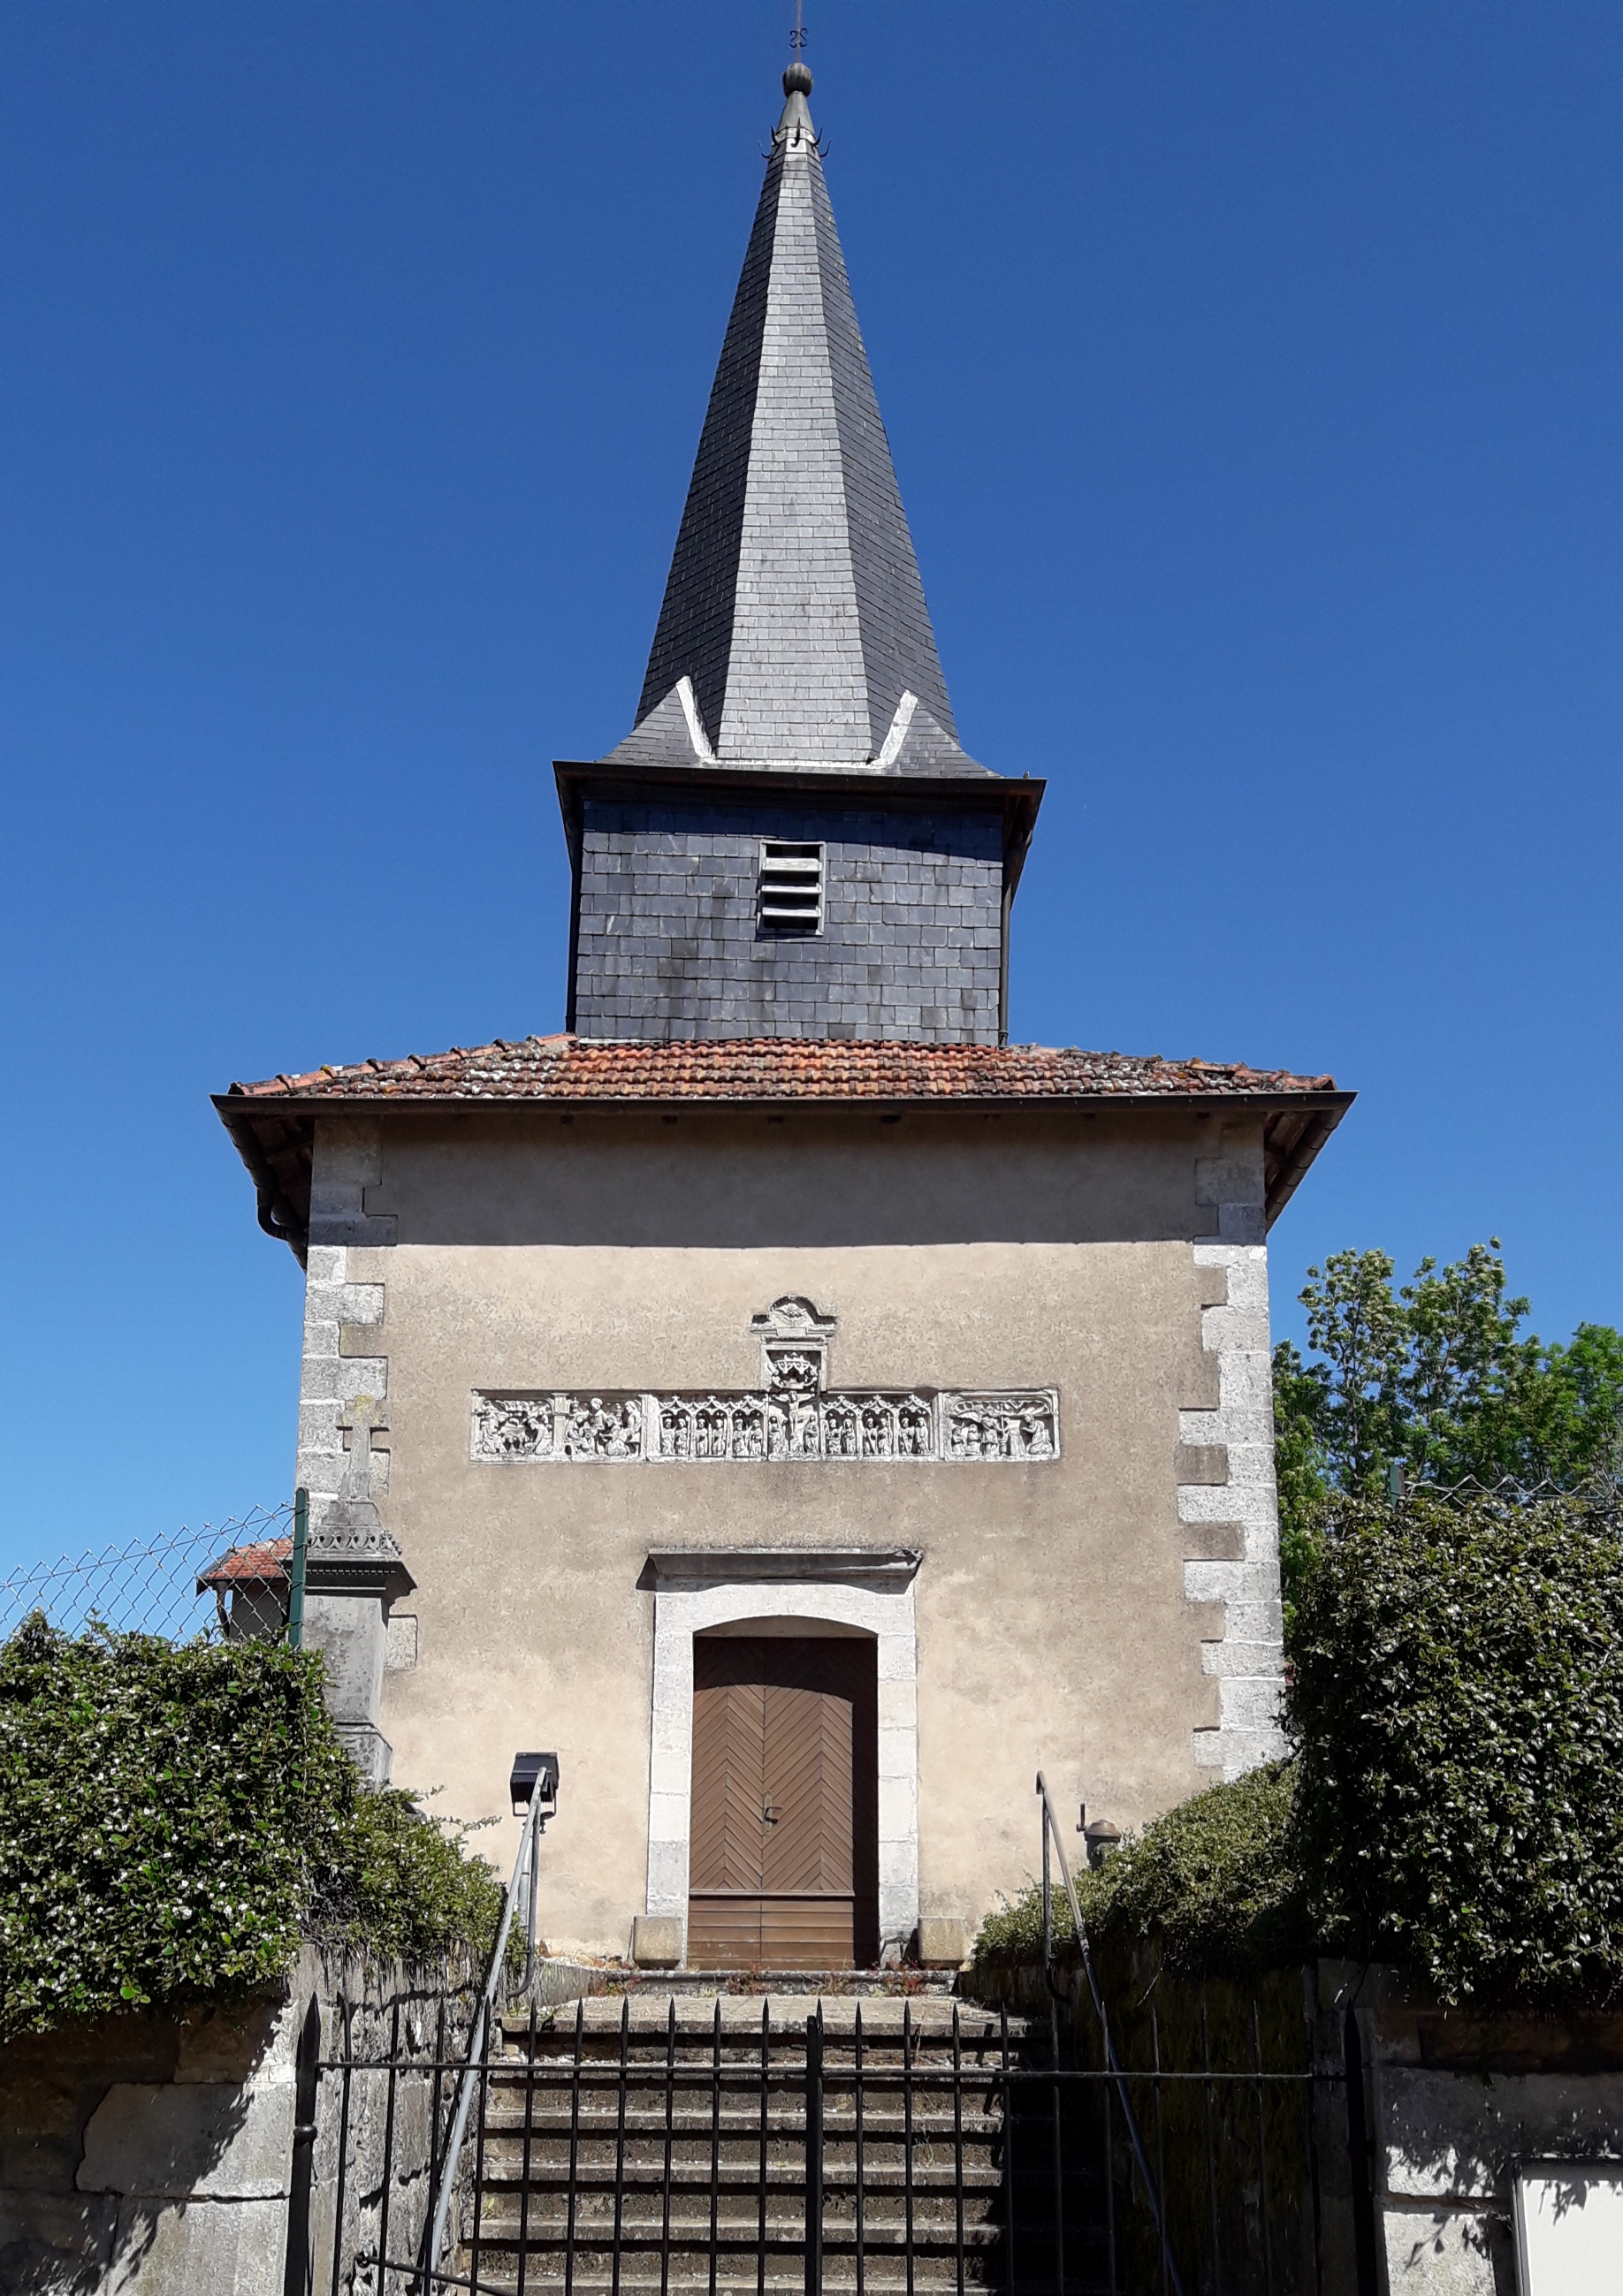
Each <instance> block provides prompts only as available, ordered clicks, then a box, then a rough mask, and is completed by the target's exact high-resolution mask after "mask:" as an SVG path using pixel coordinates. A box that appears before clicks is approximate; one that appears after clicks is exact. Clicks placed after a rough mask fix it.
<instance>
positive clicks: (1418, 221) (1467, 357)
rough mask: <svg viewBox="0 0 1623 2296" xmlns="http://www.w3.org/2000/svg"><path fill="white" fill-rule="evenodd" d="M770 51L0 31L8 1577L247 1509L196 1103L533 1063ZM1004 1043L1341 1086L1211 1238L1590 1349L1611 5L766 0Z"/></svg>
mask: <svg viewBox="0 0 1623 2296" xmlns="http://www.w3.org/2000/svg"><path fill="white" fill-rule="evenodd" d="M791 15H792V7H791V6H790V5H789V4H788V0H773V4H771V5H768V4H765V0H747V4H746V0H691V4H688V5H686V6H684V7H683V8H682V9H681V10H680V11H679V12H671V11H670V10H666V11H663V12H660V13H658V14H656V13H655V12H654V11H653V10H651V9H649V8H647V6H638V7H631V6H630V5H626V4H622V0H593V4H592V5H591V6H589V7H588V6H583V5H574V6H570V7H560V6H556V5H553V6H547V5H541V4H538V0H528V4H518V0H464V4H451V0H433V4H425V0H390V4H388V5H387V6H384V5H383V4H382V0H324V4H322V5H320V6H318V7H317V6H301V5H290V4H278V5H277V6H276V7H275V8H271V7H268V6H266V5H263V4H243V0H238V4H234V5H232V6H230V7H221V6H219V5H218V0H209V4H197V0H164V4H163V5H162V6H161V7H154V6H152V4H150V0H141V4H131V0H95V4H87V0H51V4H49V5H46V4H44V0H33V4H30V5H29V6H26V7H17V6H14V5H0V301H3V304H4V311H5V314H6V318H5V324H4V328H3V329H0V762H3V764H4V774H5V784H6V791H7V803H6V820H7V825H8V829H9V832H10V833H9V835H8V837H7V839H6V850H7V856H8V868H7V873H6V891H7V898H6V900H5V903H4V936H5V949H4V980H5V983H6V995H7V1013H6V1035H5V1042H6V1052H7V1073H8V1077H9V1080H10V1087H11V1088H10V1092H9V1095H8V1098H9V1104H10V1111H11V1112H10V1119H9V1121H8V1122H7V1124H6V1125H5V1127H4V1139H3V1142H0V1154H3V1155H4V1203H5V1207H6V1218H5V1221H4V1231H3V1237H0V1249H3V1250H4V1267H5V1275H6V1300H7V1312H6V1315H5V1316H4V1324H0V1349H4V1365H3V1367H0V1369H3V1376H0V1408H3V1409H4V1444H5V1457H6V1475H5V1507H4V1520H3V1521H0V1557H32V1556H33V1555H35V1554H41V1553H45V1552H54V1551H58V1550H59V1549H61V1548H63V1547H67V1548H76V1547H78V1546H80V1545H83V1544H88V1543H91V1542H97V1543H99V1542H100V1541H101V1540H102V1539H103V1538H123V1537H126V1536H133V1535H139V1534H142V1533H144V1532H147V1531H157V1530H160V1529H167V1528H169V1527H170V1526H172V1525H174V1524H176V1523H178V1522H179V1521H196V1520H197V1519H199V1518H200V1517H202V1516H213V1517H216V1518H218V1517H219V1516H222V1515H225V1514H228V1513H232V1512H233V1511H235V1510H237V1509H240V1508H242V1507H245V1506H247V1505H250V1504H251V1503H253V1502H255V1501H267V1500H274V1499H276V1498H279V1497H282V1496H284V1493H285V1489H286V1487H287V1484H288V1481H289V1480H290V1473H291V1451H292V1421H293V1403H294V1393H295V1381H296V1357H297V1331H298V1322H299V1310H300V1293H299V1278H298V1273H297V1270H296V1268H295V1267H294V1264H293V1262H292V1259H291V1257H290V1256H289V1255H288V1254H287V1253H286V1252H285V1251H283V1250H281V1249H280V1248H279V1247H277V1246H276V1245H274V1244H272V1243H270V1242H268V1241H267V1240H266V1239H265V1238H263V1237H262V1236H261V1235H260V1234H259V1232H258V1231H257V1229H256V1228H255V1226H254V1223H253V1205H252V1192H251V1187H250V1185H249V1184H248V1181H247V1178H246V1177H245V1175H244V1174H243V1171H242V1169H241V1168H240V1166H239V1165H238V1163H237V1161H236V1159H235V1155H234V1154H233V1152H231V1150H230V1148H229V1146H228V1144H227V1141H226V1140H225V1138H224V1136H223V1135H222V1134H221V1132H220V1131H219V1128H218V1125H217V1123H216V1120H215V1118H214V1116H213V1113H212V1111H211V1110H210V1106H209V1103H208V1095H209V1093H210V1091H211V1090H218V1089H220V1088H222V1087H224V1086H225V1085H226V1084H227V1083H228V1082H229V1081H230V1080H231V1079H232V1078H236V1077H256V1076H261V1075H266V1074H269V1073H272V1072H274V1071H276V1070H284V1069H285V1070H296V1069H300V1068H304V1067H309V1066H312V1065H315V1064H317V1063H318V1062H322V1061H346V1060H352V1059H357V1058H360V1057H363V1056H366V1055H367V1054H377V1055H392V1054H402V1053H405V1052H407V1051H411V1050H418V1051H431V1050H437V1049H440V1048H441V1047H443V1046H447V1045H449V1044H452V1043H478V1042H482V1041H483V1040H485V1039H487V1038H489V1037H493V1036H498V1035H500V1036H522V1035H523V1034H525V1033H527V1032H528V1031H530V1030H531V1029H534V1030H539V1031H544V1030H547V1029H553V1028H556V1027H557V1026H558V1025H560V1021H561V1016H562V1010H563V972H564V930H565V913H564V903H565V892H566V883H565V872H564V853H563V846H562V841H561V839H560V836H559V832H558V828H557V821H556V805H555V800H554V798H553V795H552V790H551V775H550V770H549V762H548V761H549V760H550V759H551V758H553V757H580V756H586V757H589V756H593V755H596V754H597V753H599V752H601V751H602V750H605V749H606V748H607V747H608V746H609V745H610V743H612V742H614V740H616V739H617V738H618V737H619V735H620V734H622V733H623V732H624V731H625V730H626V728H627V727H628V726H629V724H630V712H631V709H632V706H633V704H634V701H635V699H636V696H637V693H638V687H639V684H640V680H641V675H642V668H643V663H644V660H645V658H646V654H647V644H648V640H649V637H650V635H651V633H652V629H653V624H654V618H655V611H656V608H657V604H658V600H659V594H660V590H661V587H662V585H663V578H664V571H665V565H666V562H667V559H668V556H669V552H670V547H671V541H672V539H673V537H674V534H675V529H676V522H677V518H678V514H679V512H680V505H681V500H682V495H683V492H684V489H685V487H686V483H687V478H688V468H689V465H690V462H691V458H692V454H693V449H694V446H695V444H696V439H697V435H698V427H699V422H700V418H701V415H702V414H703V409H704V399H705V396H706V393H707V390H708V388H709V382H710V376H711V373H712V370H713V365H714V360H715V357H716V353H717V350H718V348H719V347H720V342H721V331H722V327H723V324H724V322H725V318H726V313H727V308H728V305H729V300H730V298H731V294H732V290H733V286H734V283H735V281H736V277H737V267H738V264H739V261H740V259H741V258H742V254H743V250H744V243H745V239H746V234H747V231H748V226H749V220H750V216H751V213H752V210H753V207H754V199H755V195H756V191H757V188H758V184H759V178H760V171H761V164H762V161H761V152H762V145H763V143H765V140H766V136H767V132H768V129H769V127H770V124H771V120H772V119H773V117H774V116H775V112H776V110H777V106H778V102H779V98H778V94H777V74H778V72H779V70H780V68H781V65H782V63H783V61H784V58H785V32H786V28H787V22H788V21H789V18H790V16H791ZM809 22H810V29H811V45H810V49H809V52H808V53H809V61H811V64H812V66H813V69H814V70H815V71H816V73H817V77H818V86H817V92H816V94H815V96H814V99H813V110H814V111H815V114H816V117H817V119H818V122H819V125H820V127H821V128H822V129H823V130H824V131H825V133H826V135H827V136H828V143H829V146H830V157H829V160H828V175H829V181H830V184H831V188H832V191H833V195H834V200H835V204H836V213H837V215H838V217H839V220H840V225H841V229H842V233H843V235H844V242H845V250H846V255H847V259H848V262H849V265H850V268H851V272H852V276H853V285H854V288H855V291H856V297H857V303H858V308H859V311H860V313H861V318H862V321H863V324H864V329H865V332H866V334H867V338H868V342H869V352H870V356H871V358H872V362H873V365H874V368H875V372H876V377H877V384H878V389H879V396H880V401H881V405H882V406H883V408H884V411H885V414H886V420H887V422H888V425H889V428H890V431H891V436H892V441H893V445H894V451H895V456H896V462H897V465H898V469H899V471H900V475H901V480H902V492H903V496H904V498H905V500H906V502H907V505H908V509H909V512H910V516H911V519H912V522H913V526H914V530H915V534H916V537H917V540H918V544H919V557H920V560H921V562H922V565H923V570H924V575H925V582H926V586H927V592H928V594H929V598H930V602H931V605H932V609H933V611H934V613H935V622H936V627H937V632H938V635H939V638H940V642H941V649H942V654H943V661H944V664H945V668H946V672H947V676H948V680H949V683H950V685H951V687H952V694H953V699H954V702H955V705H956V709H957V714H958V718H959V723H960V728H961V730H962V732H963V734H964V737H965V740H966V742H968V746H969V747H970V749H971V750H973V751H974V752H975V754H976V755H977V756H979V757H981V758H985V760H986V762H987V763H989V764H991V765H993V766H994V767H999V768H1001V769H1002V770H1007V771H1034V772H1039V773H1042V774H1045V775H1047V776H1048V777H1049V782H1050V791H1049V797H1048V801H1047V805H1046V808H1045V810H1044V815H1043V821H1042V832H1041V836H1040V840H1039V844H1038V847H1037V849H1036V852H1035V854H1034V858H1033V861H1032V863H1031V865H1030V867H1029V869H1028V871H1027V873H1026V881H1025V883H1024V885H1023V887H1022V890H1021V895H1020V899H1019V903H1018V906H1017V912H1016V925H1015V969H1014V991H1013V1007H1012V1033H1013V1035H1014V1036H1015V1037H1017V1038H1019V1039H1021V1040H1032V1041H1041V1042H1046V1043H1054V1044H1083V1045H1089V1046H1112V1047H1119V1048H1122V1049H1126V1050H1133V1051H1158V1052H1164V1053H1166V1054H1189V1053H1199V1054H1202V1055H1204V1056H1206V1057H1207V1058H1211V1059H1226V1058H1235V1057H1243V1058H1246V1059H1248V1060H1250V1061H1252V1062H1256V1063H1257V1064H1259V1065H1273V1064H1287V1065H1289V1066H1292V1067H1296V1068H1298V1069H1307V1070H1324V1069H1328V1070H1333V1071H1334V1072H1335V1074H1336V1075H1337V1077H1338V1078H1339V1080H1340V1081H1342V1082H1345V1083H1347V1084H1350V1085H1353V1086H1355V1087H1357V1089H1358V1091H1359V1093H1360V1095H1361V1097H1360V1100H1359V1103H1358V1105H1357V1107H1356V1108H1355V1111H1354V1112H1353V1114H1352V1116H1351V1117H1350V1118H1349V1119H1347V1122H1346V1123H1345V1124H1344V1126H1343V1128H1342V1129H1341V1132H1340V1133H1339V1136H1337V1138H1336V1139H1335V1141H1334V1142H1333V1143H1332V1144H1331V1147H1330V1149H1329V1150H1328V1151H1327V1152H1326V1153H1325V1154H1324V1155H1323V1156H1322V1158H1321V1160H1320V1162H1319V1164H1318V1166H1317V1167H1316V1168H1315V1169H1314V1172H1313V1173H1312V1175H1311V1176H1310V1177H1309V1179H1308V1181H1307V1182H1306V1185H1305V1186H1304V1187H1303V1189H1302V1191H1301V1193H1300V1194H1299V1195H1298V1198H1297V1200H1296V1201H1295V1203H1294V1204H1293V1205H1292V1206H1291V1208H1290V1210H1289V1211H1288V1213H1287V1214H1286V1216H1285V1218H1283V1220H1282V1221H1281V1224H1280V1226H1279V1227H1278V1229H1277V1230H1276V1232H1275V1247H1276V1249H1275V1287H1276V1297H1277V1299H1278V1300H1279V1303H1280V1316H1279V1320H1280V1323H1281V1328H1283V1329H1287V1330H1289V1329H1291V1328H1293V1326H1294V1324H1295V1320H1296V1318H1295V1311H1294V1309H1293V1308H1292V1307H1291V1305H1290V1302H1291V1299H1292V1295H1293V1294H1294V1292H1296V1290H1297V1289H1298V1287H1299V1284H1300V1282H1301V1280H1302V1271H1303V1269H1304V1268H1305V1267H1306V1264H1307V1263H1308V1261H1310V1260H1312V1259H1315V1258H1317V1257H1318V1256H1320V1255H1321V1254H1322V1253H1323V1252H1325V1251H1333V1250H1335V1249H1336V1248H1338V1247H1339V1246H1340V1245H1343V1244H1348V1243H1352V1244H1361V1245H1362V1244H1373V1243H1380V1244H1384V1245H1386V1246H1387V1247H1388V1249H1390V1250H1392V1251H1395V1252H1396V1254H1397V1256H1398V1258H1399V1259H1400V1261H1402V1262H1404V1263H1405V1264H1409V1265H1412V1264H1413V1260H1414V1259H1417V1258H1418V1257H1419V1256H1420V1254H1421V1253H1422V1252H1423V1251H1436V1252H1438V1253H1441V1254H1446V1255H1453V1254H1456V1253H1458V1252H1460V1251H1462V1250H1463V1249H1464V1247H1465V1246H1466V1245H1467V1244H1468V1243H1470V1242H1471V1241H1472V1240H1473V1239H1475V1238H1477V1237H1480V1236H1484V1235H1487V1234H1489V1233H1490V1232H1494V1233H1497V1234H1501V1235H1502V1236H1503V1237H1504V1242H1505V1246H1506V1250H1507V1253H1508V1256H1509V1260H1510V1267H1511V1274H1512V1281H1513V1283H1515V1285H1516V1286H1517V1287H1518V1288H1519V1289H1521V1290H1524V1291H1526V1292H1530V1293H1531V1295H1532V1298H1533V1302H1534V1311H1535V1313H1534V1320H1535V1322H1536V1324H1537V1325H1538V1327H1539V1328H1540V1329H1541V1330H1543V1331H1545V1333H1547V1334H1550V1335H1559V1334H1563V1333H1566V1332H1567V1331H1568V1330H1569V1329H1570V1327H1571V1326H1572V1324H1574V1323H1575V1322H1577V1321H1578V1320H1579V1319H1580V1318H1592V1319H1599V1320H1603V1321H1619V1320H1623V1296H1620V1293H1623V1242H1620V1241H1619V1222H1618V1219H1617V1218H1616V1215H1615V1211H1614V1195H1613V1191H1614V1189H1615V1188H1616V1185H1617V1180H1618V1170H1617V1167H1618V1151H1617V1142H1618V1139H1619V1131H1620V1119H1623V1110H1620V1108H1619V1061H1618V1023H1617V1013H1618V991H1619V978H1618V975H1619V962H1618V936H1617V919H1618V901H1617V894H1618V875H1619V826H1620V824H1619V775H1618V770H1617V767H1618V752H1619V729H1620V727H1623V660H1620V657H1619V604H1620V603H1623V523H1620V521H1619V478H1620V475H1623V467H1620V466H1623V453H1620V447H1623V439H1620V436H1619V406H1623V396H1620V394H1619V380H1620V377H1619V351H1620V348H1623V316H1620V314H1623V299H1620V296H1619V288H1620V287H1623V229H1620V227H1619V226H1620V225H1623V135H1620V127H1619V122H1620V119H1623V11H1619V9H1618V8H1617V6H1616V4H1615V0H1607V4H1593V5H1591V4H1567V0H1543V4H1541V5H1539V6H1538V7H1536V8H1533V7H1528V6H1523V5H1513V6H1512V5H1510V4H1505V0H1470V4H1463V0H1346V4H1342V5H1339V6H1336V7H1331V6H1330V5H1327V4H1322V0H1266V4H1265V0H1249V4H1239V5H1229V6H1220V5H1217V4H1215V0H1067V4H1065V5H1063V6H1061V5H1059V4H1057V0H1055V4H1050V0H1017V4H1013V5H1010V6H1007V7H1004V8H1001V9H991V8H987V7H985V6H977V7H973V8H972V7H969V6H968V5H964V4H960V0H934V4H932V5H931V6H929V7H928V8H926V7H924V6H922V5H919V4H915V0H887V4H886V6H885V7H883V8H876V7H872V6H868V7H858V6H856V5H855V4H854V0H817V4H816V5H815V6H814V7H813V9H812V10H811V14H810V17H809Z"/></svg>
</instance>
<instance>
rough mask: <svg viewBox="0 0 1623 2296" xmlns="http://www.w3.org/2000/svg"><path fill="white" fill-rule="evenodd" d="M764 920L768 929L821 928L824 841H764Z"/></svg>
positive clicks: (802, 930) (801, 930)
mask: <svg viewBox="0 0 1623 2296" xmlns="http://www.w3.org/2000/svg"><path fill="white" fill-rule="evenodd" d="M761 922H762V927H763V929H764V930H765V931H768V932H775V933H815V932H821V931H822V929H823V849H822V847H821V846H820V845H762V849H761Z"/></svg>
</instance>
